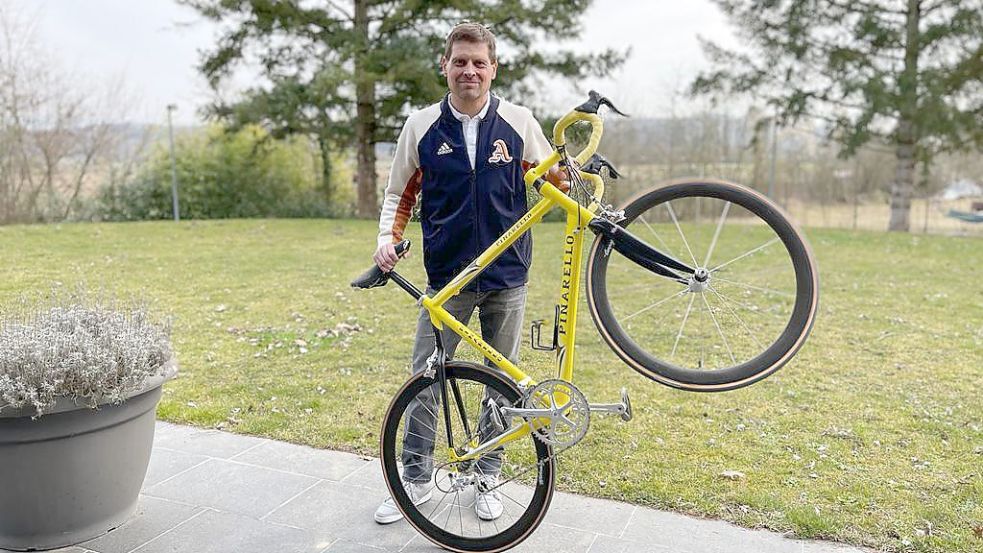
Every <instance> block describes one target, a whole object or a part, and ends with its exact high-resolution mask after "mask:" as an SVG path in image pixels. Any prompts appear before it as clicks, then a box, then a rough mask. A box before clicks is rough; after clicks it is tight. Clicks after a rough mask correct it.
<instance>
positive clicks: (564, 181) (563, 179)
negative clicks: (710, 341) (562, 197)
mask: <svg viewBox="0 0 983 553" xmlns="http://www.w3.org/2000/svg"><path fill="white" fill-rule="evenodd" d="M573 163H577V162H576V161H574V162H573ZM546 180H547V181H549V182H550V183H552V184H553V186H555V187H557V188H559V189H560V191H561V192H563V193H566V192H568V191H569V190H570V175H569V173H567V170H566V169H565V168H562V167H560V166H559V165H554V166H553V167H550V172H549V173H546Z"/></svg>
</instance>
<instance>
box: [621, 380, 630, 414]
mask: <svg viewBox="0 0 983 553" xmlns="http://www.w3.org/2000/svg"><path fill="white" fill-rule="evenodd" d="M621 404H622V405H624V406H625V410H624V411H622V412H621V420H623V421H625V422H628V421H630V420H631V417H632V413H631V398H629V397H628V388H622V389H621Z"/></svg>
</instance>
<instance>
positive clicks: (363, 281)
mask: <svg viewBox="0 0 983 553" xmlns="http://www.w3.org/2000/svg"><path fill="white" fill-rule="evenodd" d="M409 249H410V241H409V240H403V241H402V242H400V243H399V244H396V255H398V256H400V257H402V256H403V254H405V253H406V252H407V251H409ZM387 282H389V273H387V272H385V271H383V270H382V269H380V268H379V266H378V265H373V266H372V267H371V268H369V270H367V271H365V272H364V273H362V274H361V275H359V276H358V277H357V278H356V279H355V280H353V281H352V288H362V289H363V290H368V289H369V288H377V287H379V286H385V285H386V283H387Z"/></svg>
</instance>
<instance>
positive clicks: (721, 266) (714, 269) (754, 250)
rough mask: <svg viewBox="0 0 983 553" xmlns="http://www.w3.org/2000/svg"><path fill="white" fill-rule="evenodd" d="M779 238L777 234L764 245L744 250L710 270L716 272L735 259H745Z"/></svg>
mask: <svg viewBox="0 0 983 553" xmlns="http://www.w3.org/2000/svg"><path fill="white" fill-rule="evenodd" d="M779 240H780V238H778V237H777V236H776V237H774V238H772V239H771V240H769V241H767V242H765V243H764V244H762V245H760V246H758V247H757V248H754V249H752V250H750V251H747V252H744V253H742V254H741V255H739V256H737V257H735V258H734V259H731V260H730V261H728V262H726V263H722V264H720V265H717V266H716V267H714V268H713V269H710V272H711V273H713V272H716V271H719V270H720V269H723V268H724V267H726V266H728V265H730V264H731V263H733V262H735V261H738V260H741V259H744V258H745V257H747V256H749V255H751V254H754V253H757V252H759V251H761V250H763V249H765V248H767V247H768V246H770V245H772V244H774V243H775V242H778V241H779Z"/></svg>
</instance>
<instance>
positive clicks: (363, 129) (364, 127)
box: [355, 0, 379, 219]
mask: <svg viewBox="0 0 983 553" xmlns="http://www.w3.org/2000/svg"><path fill="white" fill-rule="evenodd" d="M368 4H369V2H368V0H355V35H356V37H357V38H356V40H358V41H359V44H358V48H357V52H356V54H355V104H356V112H355V144H356V146H355V147H356V150H357V155H358V165H357V172H358V216H359V217H360V218H363V219H372V218H375V217H378V216H379V207H378V200H377V194H376V174H375V125H376V121H375V80H374V78H373V77H372V76H371V75H369V74H368V73H367V71H366V68H365V57H366V56H367V54H368V47H369V16H368V9H369V7H368Z"/></svg>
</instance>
